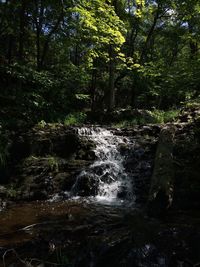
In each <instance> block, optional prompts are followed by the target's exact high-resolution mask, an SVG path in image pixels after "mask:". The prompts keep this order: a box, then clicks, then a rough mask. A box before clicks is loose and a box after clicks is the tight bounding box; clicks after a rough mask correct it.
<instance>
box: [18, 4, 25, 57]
mask: <svg viewBox="0 0 200 267" xmlns="http://www.w3.org/2000/svg"><path fill="white" fill-rule="evenodd" d="M25 23H26V0H22V4H21V9H20V29H19V50H18V58H19V60H23V59H24V39H25V38H24V35H25Z"/></svg>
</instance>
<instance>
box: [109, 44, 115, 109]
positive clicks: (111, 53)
mask: <svg viewBox="0 0 200 267" xmlns="http://www.w3.org/2000/svg"><path fill="white" fill-rule="evenodd" d="M109 58H110V60H109V83H108V86H109V88H108V92H109V93H108V111H109V112H110V111H112V110H113V109H114V107H115V74H114V69H115V63H114V51H113V46H112V45H110V46H109Z"/></svg>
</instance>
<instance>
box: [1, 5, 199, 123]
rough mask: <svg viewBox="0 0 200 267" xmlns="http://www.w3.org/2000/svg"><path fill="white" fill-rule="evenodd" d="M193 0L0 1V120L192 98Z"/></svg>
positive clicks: (195, 78) (195, 53)
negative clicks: (0, 108)
mask: <svg viewBox="0 0 200 267" xmlns="http://www.w3.org/2000/svg"><path fill="white" fill-rule="evenodd" d="M199 42H200V3H199V1H198V0H186V1H178V0H175V1H174V0H173V1H171V0H166V1H163V0H157V1H145V0H133V1H132V0H91V1H87V0H21V1H18V0H1V1H0V62H1V65H0V74H1V90H0V105H1V107H2V110H1V120H2V121H3V120H4V119H5V120H6V119H7V117H8V116H9V117H10V118H11V117H13V116H15V117H16V111H17V112H18V115H17V116H18V119H20V120H23V119H26V120H30V121H32V122H37V121H40V120H42V119H44V120H47V121H52V120H56V119H58V118H61V117H62V116H66V115H67V114H69V113H70V112H80V111H81V112H85V111H86V110H92V111H95V112H96V111H99V110H100V111H102V110H107V111H112V110H114V109H120V108H130V107H131V108H142V109H149V110H151V109H162V110H167V109H172V108H177V107H179V106H180V104H181V103H184V102H187V101H188V100H192V99H195V98H198V97H199V84H200V64H199V61H200V56H199Z"/></svg>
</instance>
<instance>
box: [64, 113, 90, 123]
mask: <svg viewBox="0 0 200 267" xmlns="http://www.w3.org/2000/svg"><path fill="white" fill-rule="evenodd" d="M85 119H86V114H85V113H83V112H75V113H70V114H69V115H67V117H66V118H65V120H64V124H65V125H80V124H83V123H84V122H85Z"/></svg>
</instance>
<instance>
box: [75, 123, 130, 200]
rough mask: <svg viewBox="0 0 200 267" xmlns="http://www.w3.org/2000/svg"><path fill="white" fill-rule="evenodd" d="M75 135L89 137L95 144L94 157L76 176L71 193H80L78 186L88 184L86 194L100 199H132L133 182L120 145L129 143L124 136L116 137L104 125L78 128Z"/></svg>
mask: <svg viewBox="0 0 200 267" xmlns="http://www.w3.org/2000/svg"><path fill="white" fill-rule="evenodd" d="M78 134H79V135H80V136H81V137H82V138H89V139H90V140H91V141H93V142H94V143H95V145H96V148H95V149H94V152H95V155H96V160H95V162H94V163H93V164H91V165H90V166H89V167H88V168H87V169H85V170H84V171H82V172H81V173H80V174H79V175H78V177H77V181H76V183H75V185H74V186H73V188H72V192H73V194H75V195H79V194H81V193H80V191H81V190H80V185H81V184H83V183H88V184H89V188H88V190H89V194H90V195H93V196H94V198H95V199H96V200H97V201H100V202H112V203H114V202H116V201H117V202H123V201H124V200H133V199H134V195H133V184H132V181H131V179H130V177H129V175H128V174H127V173H126V171H125V168H124V165H123V164H124V160H125V159H124V157H123V156H122V155H121V153H120V149H119V148H120V145H122V144H123V145H128V144H129V140H128V139H127V138H124V137H121V136H116V135H114V134H113V133H112V132H111V131H109V130H107V129H104V128H80V129H78Z"/></svg>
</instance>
